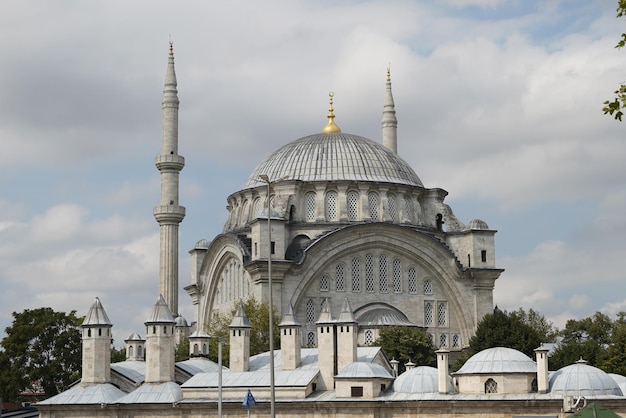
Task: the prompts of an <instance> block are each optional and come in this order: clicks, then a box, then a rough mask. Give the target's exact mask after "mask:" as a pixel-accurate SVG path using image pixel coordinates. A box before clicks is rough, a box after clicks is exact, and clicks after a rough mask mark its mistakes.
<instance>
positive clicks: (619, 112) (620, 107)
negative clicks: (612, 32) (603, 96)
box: [602, 0, 626, 122]
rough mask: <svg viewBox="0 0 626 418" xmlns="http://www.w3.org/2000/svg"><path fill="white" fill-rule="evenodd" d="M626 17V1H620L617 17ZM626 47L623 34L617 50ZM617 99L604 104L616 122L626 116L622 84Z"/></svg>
mask: <svg viewBox="0 0 626 418" xmlns="http://www.w3.org/2000/svg"><path fill="white" fill-rule="evenodd" d="M625 15H626V0H618V2H617V17H618V18H619V17H622V16H625ZM625 45H626V33H622V36H621V39H620V41H619V42H618V43H617V45H615V48H617V49H621V48H623V47H624V46H625ZM614 94H615V97H614V98H613V99H611V100H606V101H605V102H604V107H603V108H602V110H603V111H604V114H605V115H606V114H607V113H608V114H610V115H613V117H614V118H615V119H616V120H619V121H620V122H621V121H622V116H623V115H624V109H626V85H625V84H620V85H619V87H618V89H617V90H615V92H614Z"/></svg>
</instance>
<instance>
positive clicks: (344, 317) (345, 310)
mask: <svg viewBox="0 0 626 418" xmlns="http://www.w3.org/2000/svg"><path fill="white" fill-rule="evenodd" d="M337 322H342V323H344V324H345V323H348V322H349V323H356V319H354V313H353V312H352V308H351V307H350V302H348V298H344V300H343V307H342V308H341V313H340V314H339V319H338V320H337Z"/></svg>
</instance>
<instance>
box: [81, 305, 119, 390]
mask: <svg viewBox="0 0 626 418" xmlns="http://www.w3.org/2000/svg"><path fill="white" fill-rule="evenodd" d="M112 327H113V324H111V321H110V320H109V317H108V316H107V313H106V312H105V311H104V308H103V307H102V304H101V303H100V299H98V298H96V299H95V300H94V302H93V304H92V305H91V307H90V308H89V312H88V313H87V316H86V317H85V320H84V321H83V324H82V325H81V328H82V341H83V367H82V379H81V382H82V383H108V382H109V381H110V380H111V328H112Z"/></svg>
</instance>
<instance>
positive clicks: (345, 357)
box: [335, 298, 359, 371]
mask: <svg viewBox="0 0 626 418" xmlns="http://www.w3.org/2000/svg"><path fill="white" fill-rule="evenodd" d="M335 332H336V333H337V347H338V349H337V371H341V370H343V368H344V367H346V366H347V365H349V364H351V363H354V362H355V361H357V354H356V346H357V340H358V335H359V332H358V329H357V321H356V319H355V318H354V314H353V312H352V308H351V307H350V303H349V302H348V298H345V299H344V300H343V307H342V309H341V313H340V314H339V319H337V326H336V331H335Z"/></svg>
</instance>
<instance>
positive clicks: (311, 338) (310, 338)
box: [306, 332, 315, 347]
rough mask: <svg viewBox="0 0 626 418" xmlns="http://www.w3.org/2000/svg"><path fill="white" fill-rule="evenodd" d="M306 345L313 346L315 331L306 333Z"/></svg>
mask: <svg viewBox="0 0 626 418" xmlns="http://www.w3.org/2000/svg"><path fill="white" fill-rule="evenodd" d="M306 345H307V346H308V347H315V333H314V332H309V333H308V334H307V335H306Z"/></svg>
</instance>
